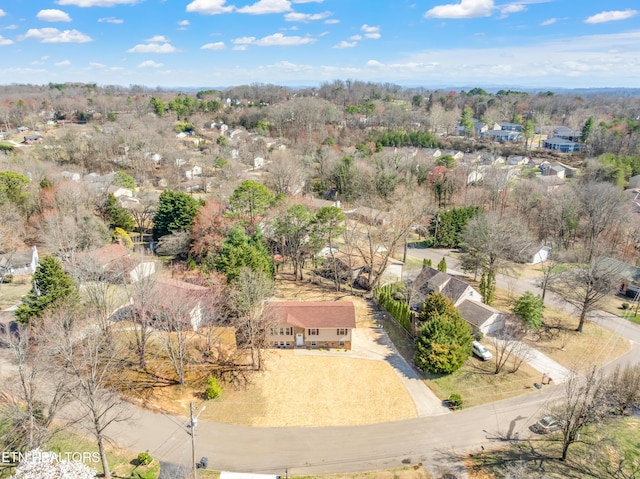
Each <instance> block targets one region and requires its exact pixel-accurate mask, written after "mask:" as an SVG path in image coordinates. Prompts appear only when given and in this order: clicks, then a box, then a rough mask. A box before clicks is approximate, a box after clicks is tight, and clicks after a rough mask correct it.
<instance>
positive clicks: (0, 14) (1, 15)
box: [0, 8, 7, 17]
mask: <svg viewBox="0 0 640 479" xmlns="http://www.w3.org/2000/svg"><path fill="white" fill-rule="evenodd" d="M6 14H7V12H5V11H4V10H3V9H2V8H0V17H4V16H5V15H6Z"/></svg>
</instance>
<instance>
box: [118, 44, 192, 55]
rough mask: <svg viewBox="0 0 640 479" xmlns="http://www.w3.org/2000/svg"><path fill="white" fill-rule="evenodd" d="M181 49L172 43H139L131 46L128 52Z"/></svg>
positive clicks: (166, 51)
mask: <svg viewBox="0 0 640 479" xmlns="http://www.w3.org/2000/svg"><path fill="white" fill-rule="evenodd" d="M179 51H180V50H178V49H177V48H176V47H174V46H173V45H171V44H170V43H139V44H138V45H136V46H135V47H132V48H129V49H128V50H127V53H176V52H179Z"/></svg>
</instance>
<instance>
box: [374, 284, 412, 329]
mask: <svg viewBox="0 0 640 479" xmlns="http://www.w3.org/2000/svg"><path fill="white" fill-rule="evenodd" d="M396 291H397V288H396V287H394V285H391V284H389V285H386V286H381V287H380V288H378V289H376V291H375V298H376V299H377V300H378V303H379V304H380V306H382V307H383V308H384V309H385V310H386V311H387V312H388V313H389V314H390V315H391V316H393V317H394V318H395V319H396V321H398V323H400V324H401V325H402V327H403V328H404V329H406V330H407V331H409V332H411V309H410V308H409V305H408V304H407V303H405V302H404V301H397V300H395V299H393V294H394V293H395V292H396Z"/></svg>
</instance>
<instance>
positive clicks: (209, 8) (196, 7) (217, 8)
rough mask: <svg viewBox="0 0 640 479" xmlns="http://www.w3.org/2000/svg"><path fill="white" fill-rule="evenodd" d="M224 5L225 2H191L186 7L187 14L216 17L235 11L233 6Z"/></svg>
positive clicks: (224, 0)
mask: <svg viewBox="0 0 640 479" xmlns="http://www.w3.org/2000/svg"><path fill="white" fill-rule="evenodd" d="M225 3H227V0H193V2H191V3H190V4H189V5H187V12H194V13H203V14H205V15H217V14H219V13H228V12H232V11H233V10H234V9H235V7H233V6H225Z"/></svg>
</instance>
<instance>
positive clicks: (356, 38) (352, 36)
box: [348, 35, 362, 41]
mask: <svg viewBox="0 0 640 479" xmlns="http://www.w3.org/2000/svg"><path fill="white" fill-rule="evenodd" d="M348 40H352V41H358V40H362V35H351V36H350V37H349V38H348Z"/></svg>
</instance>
